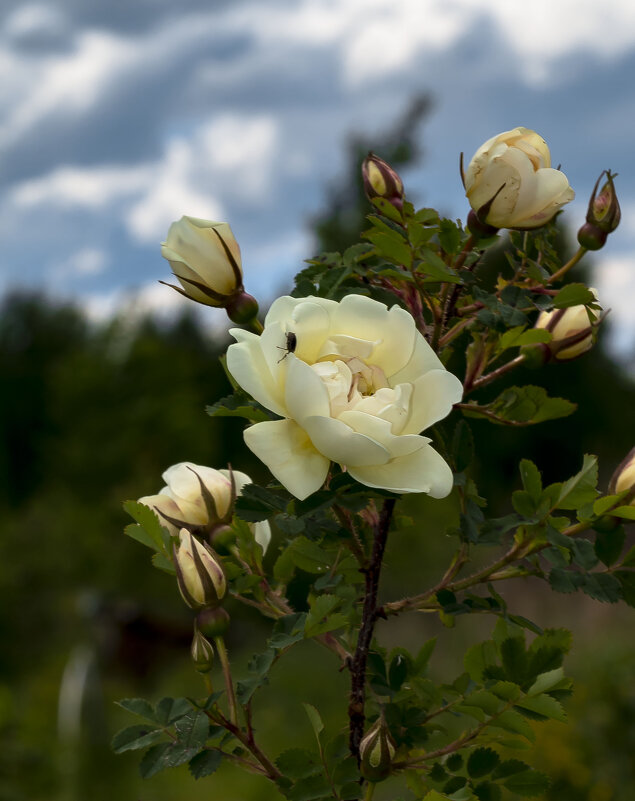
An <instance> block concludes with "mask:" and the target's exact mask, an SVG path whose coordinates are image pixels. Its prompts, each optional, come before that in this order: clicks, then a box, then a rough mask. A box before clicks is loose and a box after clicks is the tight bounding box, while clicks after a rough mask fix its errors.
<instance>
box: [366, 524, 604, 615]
mask: <svg viewBox="0 0 635 801" xmlns="http://www.w3.org/2000/svg"><path fill="white" fill-rule="evenodd" d="M606 513H607V512H605V514H606ZM592 523H593V521H592V520H591V521H589V520H585V521H583V522H582V523H575V524H574V525H572V526H568V527H567V528H565V529H564V530H563V531H562V534H563V535H564V536H565V537H575V536H576V534H580V533H582V532H583V531H586V529H588V528H589V526H591V525H592ZM548 546H549V543H548V542H515V543H514V545H512V547H511V548H510V549H509V550H508V551H507V552H506V553H504V554H503V555H502V556H501V557H499V558H498V559H497V560H496V561H495V562H492V564H490V565H488V566H487V567H484V568H482V569H481V570H478V571H477V572H476V573H473V574H472V575H471V576H466V577H465V578H463V579H459V580H457V581H447V580H446V576H447V575H448V573H446V576H444V577H443V579H441V581H440V582H439V583H438V584H436V585H435V586H434V587H432V588H431V589H429V590H426V591H425V592H423V593H421V594H420V595H414V596H412V597H410V598H402V599H401V600H400V601H392V602H391V603H387V604H384V605H383V607H382V610H381V611H382V613H383V614H384V615H398V614H400V613H401V612H405V611H408V610H411V609H420V608H422V607H423V606H424V604H425V602H426V601H427V600H428V599H430V598H432V597H434V596H435V595H436V594H437V593H438V592H439V591H440V590H444V589H445V590H450V591H451V592H459V591H461V590H466V589H468V587H473V586H474V585H475V584H480V583H482V582H483V581H491V580H492V579H494V580H503V579H506V578H511V577H513V574H510V575H507V574H505V573H502V574H499V571H501V570H502V569H503V568H505V567H507V565H509V564H511V562H514V561H516V560H517V559H524V558H525V557H527V556H531V555H532V554H534V553H538V552H539V551H542V550H543V549H544V548H547V547H548ZM457 572H458V571H457ZM455 575H456V573H455Z"/></svg>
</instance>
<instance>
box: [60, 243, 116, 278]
mask: <svg viewBox="0 0 635 801" xmlns="http://www.w3.org/2000/svg"><path fill="white" fill-rule="evenodd" d="M108 261H109V259H108V254H107V253H106V252H105V251H103V250H100V249H99V248H82V249H81V250H78V251H76V252H75V253H73V254H72V255H71V256H70V257H69V258H68V259H66V260H65V261H62V262H60V263H59V264H58V265H56V266H54V267H53V270H52V273H53V276H54V277H55V278H66V277H71V278H72V277H79V278H81V277H84V276H92V275H99V274H100V273H103V272H104V270H105V269H106V267H107V266H108Z"/></svg>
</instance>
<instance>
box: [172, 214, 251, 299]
mask: <svg viewBox="0 0 635 801" xmlns="http://www.w3.org/2000/svg"><path fill="white" fill-rule="evenodd" d="M161 255H162V256H163V258H165V259H167V260H168V261H169V262H170V267H171V268H172V272H173V273H174V275H175V277H176V278H177V279H178V280H179V283H180V284H181V286H182V287H183V288H182V289H179V287H175V286H172V284H168V286H172V288H173V289H176V291H177V292H180V293H181V295H185V297H187V298H190V299H191V300H195V301H197V303H204V304H205V305H207V306H227V304H228V302H229V301H230V299H232V298H233V297H234V296H236V295H239V294H240V293H242V291H243V276H242V266H241V260H240V248H239V246H238V243H237V242H236V240H235V239H234V235H233V233H232V229H231V228H230V227H229V225H228V224H227V223H225V222H212V221H211V220H200V219H198V218H197V217H181V219H180V220H178V222H173V223H172V225H171V226H170V229H169V231H168V238H167V239H166V241H165V242H163V243H162V245H161ZM256 311H257V309H256Z"/></svg>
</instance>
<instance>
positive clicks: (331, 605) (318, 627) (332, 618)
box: [304, 595, 348, 637]
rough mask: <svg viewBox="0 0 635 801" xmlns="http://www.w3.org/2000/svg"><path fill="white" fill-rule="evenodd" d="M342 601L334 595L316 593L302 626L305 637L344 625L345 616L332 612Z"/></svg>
mask: <svg viewBox="0 0 635 801" xmlns="http://www.w3.org/2000/svg"><path fill="white" fill-rule="evenodd" d="M341 603H342V599H341V598H338V597H337V596H336V595H318V597H317V598H316V599H315V600H314V601H313V602H312V603H311V608H310V610H309V613H308V615H307V617H306V623H305V626H304V636H305V637H317V636H318V634H324V633H325V632H327V631H333V630H334V629H339V628H341V627H342V626H345V625H346V623H347V622H348V621H347V618H346V616H345V615H342V614H335V615H334V614H332V612H333V611H334V610H335V609H337V607H338V606H340V605H341Z"/></svg>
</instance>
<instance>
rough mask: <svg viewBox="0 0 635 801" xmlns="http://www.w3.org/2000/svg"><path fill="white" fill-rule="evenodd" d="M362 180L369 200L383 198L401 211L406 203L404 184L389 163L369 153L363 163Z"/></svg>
mask: <svg viewBox="0 0 635 801" xmlns="http://www.w3.org/2000/svg"><path fill="white" fill-rule="evenodd" d="M362 180H363V181H364V191H365V193H366V197H367V198H368V199H369V200H373V198H376V197H382V198H384V199H385V200H387V201H388V202H389V203H391V204H392V205H393V206H394V207H395V208H396V209H398V210H399V211H401V209H402V208H403V201H404V190H403V182H402V180H401V178H400V177H399V174H398V173H397V172H396V171H395V170H393V168H392V167H391V166H390V164H388V162H386V161H384V160H383V159H380V158H379V156H376V155H375V154H374V153H369V154H368V155H367V156H366V158H365V159H364V161H363V162H362Z"/></svg>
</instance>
